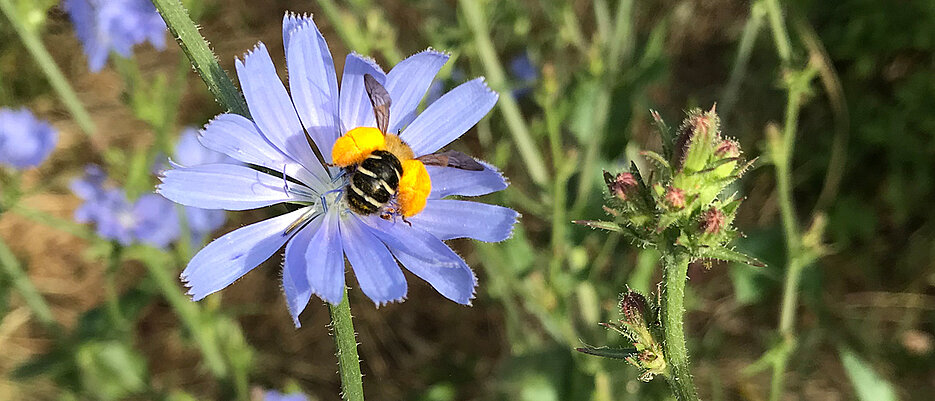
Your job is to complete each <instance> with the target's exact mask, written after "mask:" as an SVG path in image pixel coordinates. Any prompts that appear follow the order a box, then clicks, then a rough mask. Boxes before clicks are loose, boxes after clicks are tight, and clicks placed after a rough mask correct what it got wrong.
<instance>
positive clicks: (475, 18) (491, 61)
mask: <svg viewBox="0 0 935 401" xmlns="http://www.w3.org/2000/svg"><path fill="white" fill-rule="evenodd" d="M458 4H459V5H460V8H461V11H462V12H463V13H464V17H465V19H466V20H467V23H468V26H469V27H470V28H471V32H473V34H474V43H475V46H477V53H478V55H479V56H480V59H481V62H482V63H483V65H484V70H485V72H486V74H487V82H488V83H489V84H490V87H491V88H493V89H494V90H498V91H501V92H502V91H504V90H505V89H506V87H507V86H506V74H505V73H504V72H503V65H502V64H501V63H500V59H499V58H498V57H497V52H496V50H494V47H493V41H492V40H491V39H490V32H489V31H488V30H487V18H486V17H485V16H484V10H483V9H482V7H481V4H480V2H478V1H476V0H460V1H459V2H458ZM498 103H499V105H500V111H501V112H503V118H504V120H506V125H507V127H508V128H509V129H510V134H511V135H512V136H513V142H514V143H515V144H516V149H517V150H518V151H519V156H520V158H521V159H522V160H523V163H524V164H525V165H526V169H527V170H528V171H529V177H530V178H532V181H533V182H535V183H536V184H538V185H542V186H545V185H546V184H547V180H548V173H547V170H546V167H545V161H543V159H542V154H541V153H540V152H539V149H538V148H537V147H536V144H535V141H533V139H532V134H530V133H529V127H528V126H527V124H526V120H524V119H523V116H522V114H521V113H520V111H519V105H517V104H516V100H515V99H513V97H512V96H509V95H508V94H505V96H500V100H499V102H498Z"/></svg>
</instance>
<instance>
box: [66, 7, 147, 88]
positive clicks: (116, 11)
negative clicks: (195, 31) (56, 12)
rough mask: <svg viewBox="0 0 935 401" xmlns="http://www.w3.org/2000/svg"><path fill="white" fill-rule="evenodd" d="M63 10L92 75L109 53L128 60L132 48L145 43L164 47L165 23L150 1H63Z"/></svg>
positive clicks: (104, 62) (100, 67) (101, 66)
mask: <svg viewBox="0 0 935 401" xmlns="http://www.w3.org/2000/svg"><path fill="white" fill-rule="evenodd" d="M63 7H64V8H65V11H66V12H68V16H69V18H70V19H71V22H72V24H73V25H74V26H75V34H76V35H77V36H78V40H79V41H81V45H82V47H83V48H84V54H85V55H86V56H87V57H88V68H90V70H91V72H98V71H100V70H101V69H102V68H104V64H106V63H107V57H108V56H109V55H110V52H112V51H113V52H116V53H117V54H119V55H121V56H123V57H127V58H129V57H130V56H132V51H133V46H135V45H138V44H140V43H143V42H145V41H147V40H148V41H149V43H151V44H152V45H153V47H155V48H156V49H159V50H163V49H165V48H166V23H165V21H163V19H162V16H160V15H159V13H158V12H156V7H154V6H153V3H152V2H150V1H149V0H65V1H64V3H63Z"/></svg>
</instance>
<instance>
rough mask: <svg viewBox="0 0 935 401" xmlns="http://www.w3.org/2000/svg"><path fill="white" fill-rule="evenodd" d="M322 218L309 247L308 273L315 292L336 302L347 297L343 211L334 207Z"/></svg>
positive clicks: (306, 260)
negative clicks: (341, 218)
mask: <svg viewBox="0 0 935 401" xmlns="http://www.w3.org/2000/svg"><path fill="white" fill-rule="evenodd" d="M330 210H331V212H330V213H326V214H325V215H324V216H323V217H322V218H321V219H322V223H321V228H319V229H318V231H317V232H315V236H314V237H312V239H311V241H310V242H309V246H308V249H307V250H306V251H305V262H306V266H307V267H306V274H307V279H308V282H309V284H310V285H311V289H312V292H313V293H315V294H316V295H318V296H319V297H321V299H324V300H325V301H328V302H329V303H331V304H333V305H337V304H339V303H341V298H343V297H344V252H343V251H344V250H343V249H342V244H341V233H340V228H339V227H340V225H339V224H338V221H339V217H338V216H337V214H338V213H340V211H339V210H338V208H331V209H330Z"/></svg>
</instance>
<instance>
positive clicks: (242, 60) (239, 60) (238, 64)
mask: <svg viewBox="0 0 935 401" xmlns="http://www.w3.org/2000/svg"><path fill="white" fill-rule="evenodd" d="M258 52H262V53H266V56H267V57H269V50H267V49H266V44H264V43H263V42H256V44H255V45H253V48H252V49H250V50H247V51H245V52H244V53H243V55H241V56H240V57H237V56H234V67H235V69H236V68H244V66H245V64H246V63H247V60H248V59H249V58H250V56H253V55H254V54H257V53H258ZM241 85H243V84H241ZM215 118H217V117H215Z"/></svg>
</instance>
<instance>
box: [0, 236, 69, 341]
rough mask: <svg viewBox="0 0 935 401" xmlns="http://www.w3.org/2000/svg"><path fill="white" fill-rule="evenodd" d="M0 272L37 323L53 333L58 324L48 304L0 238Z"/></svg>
mask: <svg viewBox="0 0 935 401" xmlns="http://www.w3.org/2000/svg"><path fill="white" fill-rule="evenodd" d="M0 272H2V274H3V275H5V276H7V277H8V278H9V280H10V283H11V284H12V285H13V288H16V290H17V291H19V294H20V296H22V297H23V301H25V302H26V306H28V307H29V309H31V310H32V314H33V315H34V316H36V318H37V319H38V320H39V322H40V323H42V325H43V326H45V327H46V329H49V331H51V332H55V331H56V330H55V329H56V328H58V322H56V321H55V318H54V317H53V316H52V310H51V309H50V308H49V304H47V303H46V302H45V298H43V297H42V294H40V293H39V290H37V289H36V286H34V285H33V284H32V281H30V280H29V276H28V275H26V272H25V271H24V270H23V267H22V265H20V263H19V261H18V260H16V255H14V254H13V251H12V250H10V248H9V247H8V246H7V245H6V243H4V242H3V239H2V238H0Z"/></svg>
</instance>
